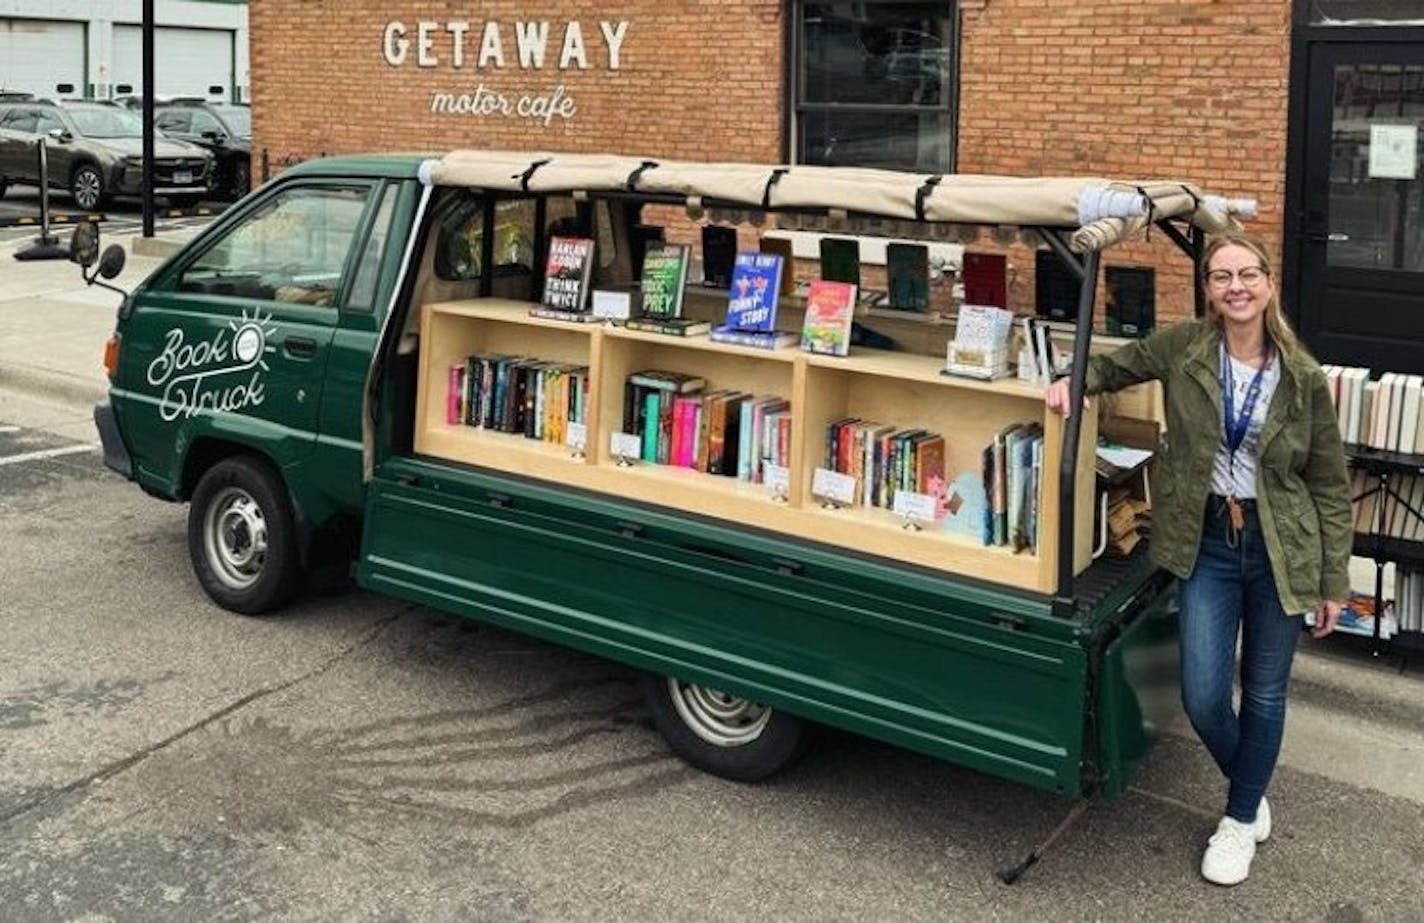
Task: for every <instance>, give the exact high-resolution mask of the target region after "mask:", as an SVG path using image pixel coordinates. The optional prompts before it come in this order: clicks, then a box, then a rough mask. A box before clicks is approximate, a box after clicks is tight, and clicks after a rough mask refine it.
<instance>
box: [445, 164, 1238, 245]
mask: <svg viewBox="0 0 1424 923" xmlns="http://www.w3.org/2000/svg"><path fill="white" fill-rule="evenodd" d="M422 177H423V178H424V179H425V181H426V182H427V183H429V184H431V185H436V186H467V187H471V188H477V189H485V190H490V191H494V192H527V193H574V192H587V193H599V192H643V193H650V194H658V195H668V196H674V197H677V198H680V199H683V200H686V201H688V202H693V203H696V202H700V201H711V202H718V203H724V204H729V205H734V206H739V207H744V208H750V209H778V208H793V209H794V208H818V209H834V210H841V211H844V212H847V213H855V214H861V215H874V216H879V217H884V218H895V219H901V220H924V221H935V222H945V223H955V224H980V225H999V224H1002V225H1016V226H1024V225H1028V226H1041V227H1050V228H1057V229H1061V230H1066V231H1069V232H1071V233H1072V237H1071V242H1072V246H1073V247H1074V249H1077V250H1101V249H1103V248H1104V247H1107V246H1110V245H1112V244H1114V243H1116V242H1118V241H1120V240H1122V239H1124V238H1125V237H1127V236H1129V235H1131V234H1133V233H1135V232H1137V231H1139V230H1141V229H1142V228H1144V227H1146V226H1147V225H1148V224H1149V223H1150V222H1152V221H1156V220H1160V219H1163V218H1178V219H1182V220H1185V221H1188V222H1190V223H1191V224H1192V225H1194V226H1196V227H1198V228H1201V229H1202V230H1204V231H1207V232H1209V233H1211V232H1220V231H1227V230H1239V229H1240V224H1239V220H1248V219H1250V218H1253V217H1255V202H1254V200H1251V199H1227V198H1224V197H1221V196H1213V195H1207V194H1205V193H1203V192H1202V191H1201V190H1200V189H1198V188H1197V187H1196V186H1194V185H1192V184H1190V183H1182V182H1175V181H1170V180H1150V181H1124V180H1111V179H1104V178H1100V177H1016V176H991V175H975V174H944V175H934V174H929V173H908V172H900V171H896V170H875V169H868V168H859V167H817V166H767V165H759V164H749V163H699V162H693V161H674V160H657V159H652V158H638V157H627V156H622V155H614V154H563V153H555V152H519V151H493V150H461V151H454V152H452V153H450V154H447V155H446V156H445V157H443V158H441V159H439V160H434V161H430V162H428V163H427V164H426V165H425V168H424V169H423V170H422Z"/></svg>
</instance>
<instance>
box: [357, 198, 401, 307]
mask: <svg viewBox="0 0 1424 923" xmlns="http://www.w3.org/2000/svg"><path fill="white" fill-rule="evenodd" d="M399 192H400V186H398V185H396V184H395V183H391V184H389V185H387V186H386V191H385V193H384V194H383V195H382V196H381V205H380V207H379V208H378V209H376V220H374V221H372V222H371V233H370V234H369V235H367V237H366V245H365V246H364V247H362V248H361V261H360V262H359V263H357V264H356V279H355V281H353V282H352V283H351V294H350V295H348V296H347V298H346V307H347V308H348V309H350V310H352V311H369V310H371V308H372V307H373V306H374V305H375V301H376V281H377V280H378V279H379V278H380V275H381V262H382V259H381V258H382V257H383V256H384V255H385V252H386V239H387V238H388V237H390V234H391V216H392V215H393V214H394V213H395V209H396V196H397V194H399Z"/></svg>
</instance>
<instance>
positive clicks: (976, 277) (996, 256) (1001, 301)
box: [961, 250, 1009, 308]
mask: <svg viewBox="0 0 1424 923" xmlns="http://www.w3.org/2000/svg"><path fill="white" fill-rule="evenodd" d="M961 275H962V278H963V282H964V301H965V303H966V304H983V305H992V306H994V307H996V308H1007V307H1008V306H1009V271H1008V260H1007V258H1005V256H1004V255H1003V254H1002V253H978V252H974V251H969V250H966V251H965V252H964V269H963V272H962V274H961Z"/></svg>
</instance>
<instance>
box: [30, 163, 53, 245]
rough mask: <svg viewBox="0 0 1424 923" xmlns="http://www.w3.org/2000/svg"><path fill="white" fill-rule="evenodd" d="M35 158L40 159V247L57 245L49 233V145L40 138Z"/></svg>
mask: <svg viewBox="0 0 1424 923" xmlns="http://www.w3.org/2000/svg"><path fill="white" fill-rule="evenodd" d="M37 147H38V148H39V150H38V151H36V152H35V156H37V157H39V159H40V241H39V242H40V245H41V246H48V245H50V244H54V243H57V241H56V240H55V239H54V238H53V237H52V236H50V233H49V145H48V144H47V143H46V142H45V139H44V138H40V140H39V144H38V145H37Z"/></svg>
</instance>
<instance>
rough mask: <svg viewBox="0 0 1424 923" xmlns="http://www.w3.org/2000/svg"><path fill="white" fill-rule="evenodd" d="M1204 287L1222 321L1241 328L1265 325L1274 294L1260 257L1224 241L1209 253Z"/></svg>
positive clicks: (1268, 275)
mask: <svg viewBox="0 0 1424 923" xmlns="http://www.w3.org/2000/svg"><path fill="white" fill-rule="evenodd" d="M1206 290H1207V297H1208V298H1210V299H1211V304H1212V307H1214V308H1215V309H1216V311H1217V313H1218V314H1220V315H1221V318H1222V320H1223V321H1225V322H1226V323H1227V324H1231V325H1233V326H1235V325H1239V326H1242V327H1250V326H1252V325H1255V324H1262V325H1264V323H1265V320H1264V318H1265V315H1266V307H1267V305H1269V304H1270V302H1271V299H1272V298H1273V297H1274V296H1275V294H1276V286H1275V282H1274V281H1273V280H1272V279H1271V274H1270V271H1269V270H1267V269H1266V267H1265V266H1264V265H1262V262H1261V258H1260V256H1258V255H1257V254H1256V253H1254V252H1253V251H1252V250H1250V249H1249V248H1247V247H1243V246H1240V245H1238V244H1227V245H1225V246H1223V247H1221V248H1220V249H1218V250H1217V251H1216V252H1215V253H1213V254H1212V255H1211V259H1210V261H1209V262H1208V263H1207V270H1206Z"/></svg>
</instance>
